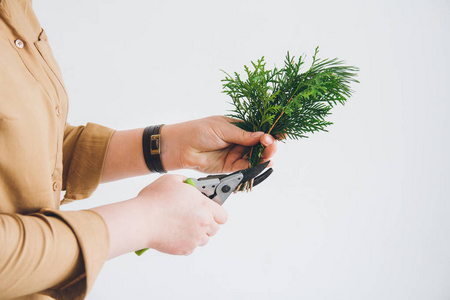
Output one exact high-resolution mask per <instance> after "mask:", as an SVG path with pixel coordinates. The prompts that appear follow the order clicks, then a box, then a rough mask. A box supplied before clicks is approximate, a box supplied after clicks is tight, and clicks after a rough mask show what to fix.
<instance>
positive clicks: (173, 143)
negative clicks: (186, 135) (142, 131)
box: [160, 125, 183, 171]
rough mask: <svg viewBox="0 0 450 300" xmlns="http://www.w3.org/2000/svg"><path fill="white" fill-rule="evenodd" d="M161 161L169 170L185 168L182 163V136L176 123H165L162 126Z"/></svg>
mask: <svg viewBox="0 0 450 300" xmlns="http://www.w3.org/2000/svg"><path fill="white" fill-rule="evenodd" d="M160 136H161V161H162V164H163V166H164V168H165V169H166V170H167V171H172V170H178V169H182V168H183V164H182V163H181V149H180V145H179V143H178V142H179V140H180V137H178V136H177V128H176V125H164V126H163V127H162V128H161V132H160Z"/></svg>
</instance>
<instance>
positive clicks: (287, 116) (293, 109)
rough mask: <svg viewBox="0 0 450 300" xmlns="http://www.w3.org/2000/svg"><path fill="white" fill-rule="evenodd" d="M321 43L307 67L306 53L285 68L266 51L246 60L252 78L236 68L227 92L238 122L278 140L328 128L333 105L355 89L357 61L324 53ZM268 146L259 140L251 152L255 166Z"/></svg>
mask: <svg viewBox="0 0 450 300" xmlns="http://www.w3.org/2000/svg"><path fill="white" fill-rule="evenodd" d="M318 52H319V48H318V47H317V48H316V50H315V53H314V56H313V62H312V64H311V67H310V68H309V70H307V71H306V72H304V73H302V72H301V70H300V69H301V67H302V65H303V64H304V60H303V58H302V57H301V56H300V57H299V59H297V60H295V58H294V57H291V56H290V54H289V52H288V53H287V55H286V60H285V63H284V68H282V69H277V68H276V67H274V69H272V70H267V69H266V63H265V62H264V57H262V58H261V59H259V60H258V61H257V62H256V63H254V62H251V64H252V67H251V68H249V67H247V66H244V70H245V73H246V78H245V79H242V78H241V75H239V74H238V73H234V76H231V75H229V74H228V73H226V72H224V73H225V74H226V77H225V79H223V80H222V82H223V92H224V93H226V94H227V95H229V96H230V97H231V99H232V104H233V105H234V109H232V110H231V112H232V113H231V114H230V115H229V116H231V117H233V118H236V119H238V120H240V121H239V122H236V125H237V126H239V127H240V128H242V129H245V130H247V131H263V132H266V133H270V134H272V135H273V136H274V137H275V138H277V139H278V140H283V139H285V138H290V139H299V138H305V137H307V136H306V134H307V133H314V132H317V131H327V130H326V129H325V128H326V127H327V126H328V125H330V124H332V123H331V122H329V121H326V120H325V117H326V116H327V115H329V114H330V110H331V108H333V106H335V105H336V104H338V103H340V104H344V103H345V101H346V100H347V98H349V97H350V96H351V93H352V92H353V91H352V90H351V89H350V83H351V82H358V81H357V80H356V79H355V77H356V76H357V75H356V72H358V71H359V69H358V68H357V67H353V66H346V65H344V62H343V61H340V60H338V59H337V58H335V59H319V58H317V53H318ZM263 150H264V147H263V146H261V145H257V146H255V147H253V148H252V149H251V150H250V151H249V152H250V153H247V154H248V159H249V162H250V166H255V165H257V164H258V163H259V161H260V158H261V154H262V151H263Z"/></svg>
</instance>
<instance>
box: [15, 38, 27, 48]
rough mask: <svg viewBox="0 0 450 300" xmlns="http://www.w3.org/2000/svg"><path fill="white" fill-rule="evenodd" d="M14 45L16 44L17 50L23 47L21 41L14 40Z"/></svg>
mask: <svg viewBox="0 0 450 300" xmlns="http://www.w3.org/2000/svg"><path fill="white" fill-rule="evenodd" d="M14 44H16V46H17V48H19V49H22V48H23V46H24V45H25V44H24V43H23V41H22V40H21V39H17V40H15V41H14Z"/></svg>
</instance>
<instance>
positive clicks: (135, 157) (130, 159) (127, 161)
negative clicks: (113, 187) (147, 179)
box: [101, 128, 150, 183]
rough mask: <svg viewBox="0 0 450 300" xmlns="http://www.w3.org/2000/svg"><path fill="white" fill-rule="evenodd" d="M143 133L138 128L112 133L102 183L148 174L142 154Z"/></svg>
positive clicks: (141, 129)
mask: <svg viewBox="0 0 450 300" xmlns="http://www.w3.org/2000/svg"><path fill="white" fill-rule="evenodd" d="M143 131H144V129H143V128H139V129H132V130H126V131H116V132H115V133H114V135H113V136H112V138H111V142H110V144H109V147H108V152H107V154H106V160H105V165H104V168H103V174H102V179H101V182H102V183H104V182H110V181H114V180H119V179H123V178H127V177H134V176H140V175H145V174H148V173H150V171H149V170H148V168H147V166H146V164H145V160H144V154H143V152H142V133H143Z"/></svg>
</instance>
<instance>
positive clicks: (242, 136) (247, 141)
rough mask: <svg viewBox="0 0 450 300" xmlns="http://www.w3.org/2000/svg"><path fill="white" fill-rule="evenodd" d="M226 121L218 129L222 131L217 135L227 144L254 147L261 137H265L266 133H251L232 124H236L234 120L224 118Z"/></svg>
mask: <svg viewBox="0 0 450 300" xmlns="http://www.w3.org/2000/svg"><path fill="white" fill-rule="evenodd" d="M224 120H225V121H226V122H224V124H223V126H220V127H218V128H217V129H220V131H217V134H218V135H219V137H220V138H221V139H222V140H223V141H225V142H227V143H232V144H237V145H243V146H253V145H256V144H257V143H258V141H259V139H260V138H261V136H263V135H264V132H261V131H258V132H249V131H245V130H243V129H241V128H239V127H237V126H236V125H233V124H231V123H230V122H234V120H233V119H230V118H224Z"/></svg>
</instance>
